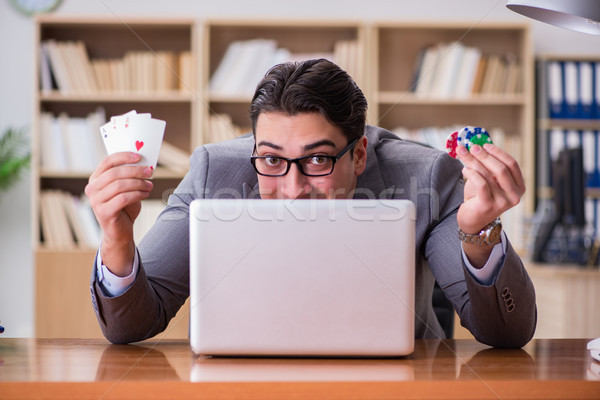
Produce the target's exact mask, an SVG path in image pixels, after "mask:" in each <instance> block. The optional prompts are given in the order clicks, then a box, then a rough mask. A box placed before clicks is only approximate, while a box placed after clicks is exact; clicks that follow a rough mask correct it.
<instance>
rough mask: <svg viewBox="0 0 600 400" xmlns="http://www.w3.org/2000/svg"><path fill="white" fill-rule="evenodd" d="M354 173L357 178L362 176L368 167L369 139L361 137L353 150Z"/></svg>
mask: <svg viewBox="0 0 600 400" xmlns="http://www.w3.org/2000/svg"><path fill="white" fill-rule="evenodd" d="M353 154H354V160H353V161H354V173H355V175H356V176H358V175H360V174H362V173H363V172H364V171H365V168H366V167H367V137H366V136H363V137H361V138H360V139H359V140H358V142H356V146H354V150H353Z"/></svg>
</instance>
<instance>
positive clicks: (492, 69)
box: [410, 42, 523, 99]
mask: <svg viewBox="0 0 600 400" xmlns="http://www.w3.org/2000/svg"><path fill="white" fill-rule="evenodd" d="M522 85H523V71H522V67H521V64H520V62H519V61H518V59H517V57H516V56H515V55H514V54H510V53H509V54H505V55H498V54H490V55H485V54H483V53H482V51H481V50H480V49H479V48H477V47H472V46H465V45H464V44H462V43H460V42H448V43H446V42H443V43H437V44H435V45H432V46H428V47H426V48H423V49H422V50H421V51H420V53H419V56H418V57H417V61H416V65H415V70H414V73H413V81H412V84H411V88H410V91H411V92H414V93H415V94H416V95H417V96H419V97H431V98H442V99H444V98H468V97H470V96H473V95H479V94H484V95H498V94H517V93H521V92H522Z"/></svg>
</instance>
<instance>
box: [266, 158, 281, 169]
mask: <svg viewBox="0 0 600 400" xmlns="http://www.w3.org/2000/svg"><path fill="white" fill-rule="evenodd" d="M263 160H265V164H267V165H268V166H269V167H276V166H278V165H279V164H281V159H280V158H279V157H267V158H264V159H263Z"/></svg>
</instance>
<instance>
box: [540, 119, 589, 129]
mask: <svg viewBox="0 0 600 400" xmlns="http://www.w3.org/2000/svg"><path fill="white" fill-rule="evenodd" d="M537 125H538V129H540V130H552V129H564V130H582V131H597V130H600V119H547V118H544V119H540V120H538V121H537Z"/></svg>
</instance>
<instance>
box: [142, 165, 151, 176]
mask: <svg viewBox="0 0 600 400" xmlns="http://www.w3.org/2000/svg"><path fill="white" fill-rule="evenodd" d="M144 175H146V176H150V175H152V168H150V167H146V168H144Z"/></svg>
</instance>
